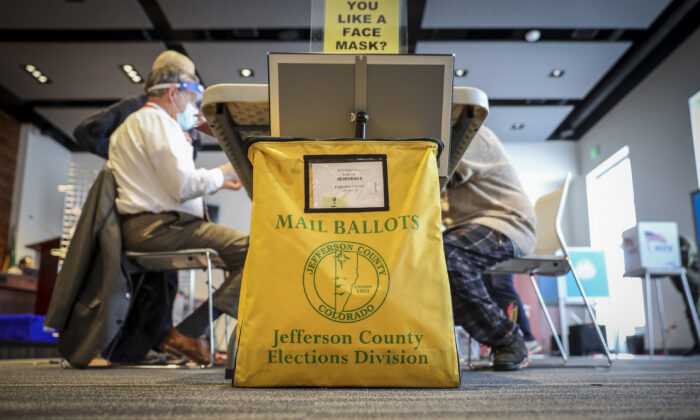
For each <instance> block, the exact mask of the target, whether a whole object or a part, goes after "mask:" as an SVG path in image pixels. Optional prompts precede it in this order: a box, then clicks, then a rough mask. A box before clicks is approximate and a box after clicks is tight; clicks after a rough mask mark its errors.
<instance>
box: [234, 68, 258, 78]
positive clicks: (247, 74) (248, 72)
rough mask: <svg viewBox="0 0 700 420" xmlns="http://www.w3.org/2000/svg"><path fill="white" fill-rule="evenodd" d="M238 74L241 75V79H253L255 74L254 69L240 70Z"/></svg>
mask: <svg viewBox="0 0 700 420" xmlns="http://www.w3.org/2000/svg"><path fill="white" fill-rule="evenodd" d="M238 73H240V75H241V77H253V75H254V74H255V73H253V70H252V69H240V70H238Z"/></svg>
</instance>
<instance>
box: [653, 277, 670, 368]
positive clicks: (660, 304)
mask: <svg viewBox="0 0 700 420" xmlns="http://www.w3.org/2000/svg"><path fill="white" fill-rule="evenodd" d="M659 280H660V279H659V278H658V277H657V278H656V279H655V280H654V283H655V285H656V307H657V308H659V324H660V325H661V340H662V341H663V346H664V354H666V355H668V341H667V339H666V335H667V333H668V331H666V320H665V319H664V303H663V298H662V296H661V282H659Z"/></svg>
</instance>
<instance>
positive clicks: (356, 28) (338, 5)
mask: <svg viewBox="0 0 700 420" xmlns="http://www.w3.org/2000/svg"><path fill="white" fill-rule="evenodd" d="M323 51H324V52H336V53H367V54H398V53H399V0H376V1H349V0H326V24H325V30H324V41H323Z"/></svg>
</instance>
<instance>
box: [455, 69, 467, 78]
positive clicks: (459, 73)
mask: <svg viewBox="0 0 700 420" xmlns="http://www.w3.org/2000/svg"><path fill="white" fill-rule="evenodd" d="M466 75H467V69H455V76H457V77H464V76H466Z"/></svg>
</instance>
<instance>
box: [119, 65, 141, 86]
mask: <svg viewBox="0 0 700 420" xmlns="http://www.w3.org/2000/svg"><path fill="white" fill-rule="evenodd" d="M119 68H121V69H122V71H124V74H126V75H127V77H128V78H129V80H131V83H141V80H142V77H141V75H140V74H139V72H138V71H137V70H136V67H134V66H133V65H131V64H122V65H121V66H119Z"/></svg>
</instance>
